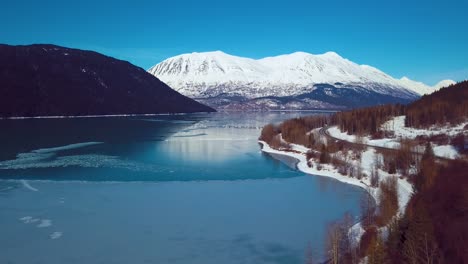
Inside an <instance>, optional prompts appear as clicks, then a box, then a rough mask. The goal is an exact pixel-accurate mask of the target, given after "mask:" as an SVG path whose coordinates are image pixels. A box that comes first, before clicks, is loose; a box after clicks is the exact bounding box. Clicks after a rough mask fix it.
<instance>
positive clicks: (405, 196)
mask: <svg viewBox="0 0 468 264" xmlns="http://www.w3.org/2000/svg"><path fill="white" fill-rule="evenodd" d="M259 142H260V143H261V144H262V145H263V147H262V151H263V152H266V153H273V154H279V155H286V156H289V157H293V158H295V159H297V160H298V163H297V168H298V169H299V170H300V171H302V172H304V173H307V174H312V175H318V176H324V177H330V178H333V179H336V180H338V181H340V182H344V183H348V184H352V185H355V186H358V187H361V188H364V189H366V190H368V191H369V192H370V194H371V195H372V196H373V197H374V199H375V200H376V201H377V202H378V188H373V187H371V186H370V178H369V177H365V178H362V179H357V178H352V177H349V176H343V175H342V174H340V173H339V172H338V171H337V169H335V168H333V166H331V165H328V164H322V166H321V169H320V170H319V169H318V166H317V165H319V164H318V163H316V162H312V167H309V166H308V165H307V158H306V155H305V153H307V151H308V150H309V149H308V148H306V147H304V146H300V145H296V144H291V149H292V150H295V151H298V152H300V153H296V152H288V151H281V150H276V149H273V148H271V147H270V146H269V145H268V143H266V142H264V141H259ZM375 155H378V154H377V153H376V151H375V149H373V148H371V147H369V148H368V149H367V150H366V151H364V152H363V153H362V155H361V160H360V163H361V166H362V168H363V173H364V174H366V175H370V171H371V168H372V166H373V162H374V160H375ZM379 176H380V180H381V181H382V180H384V179H385V178H387V177H397V179H398V195H399V197H398V198H399V206H400V212H403V211H404V209H405V207H406V204H407V203H408V201H409V199H410V197H411V194H412V193H413V187H412V185H411V183H409V182H408V181H407V180H406V179H400V178H399V177H398V175H390V174H388V173H386V172H384V171H382V170H379Z"/></svg>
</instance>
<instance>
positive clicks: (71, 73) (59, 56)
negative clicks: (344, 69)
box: [0, 44, 214, 117]
mask: <svg viewBox="0 0 468 264" xmlns="http://www.w3.org/2000/svg"><path fill="white" fill-rule="evenodd" d="M211 111H214V109H212V108H210V107H207V106H205V105H202V104H200V103H198V102H196V101H194V100H192V99H190V98H188V97H186V96H183V95H181V94H179V93H178V92H176V91H174V90H173V89H171V88H170V87H168V86H167V85H166V84H165V83H163V82H161V81H160V80H159V79H158V78H156V77H154V76H153V75H151V74H149V73H148V72H146V71H145V70H144V69H142V68H140V67H137V66H135V65H132V64H130V63H129V62H126V61H122V60H117V59H114V58H111V57H108V56H105V55H102V54H99V53H97V52H93V51H85V50H78V49H71V48H65V47H60V46H55V45H39V44H38V45H27V46H10V45H0V117H31V116H82V115H117V114H158V113H182V112H184V113H186V112H211Z"/></svg>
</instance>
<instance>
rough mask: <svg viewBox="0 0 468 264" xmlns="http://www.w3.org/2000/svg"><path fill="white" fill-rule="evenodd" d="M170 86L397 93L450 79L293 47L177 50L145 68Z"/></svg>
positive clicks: (254, 93) (215, 90) (259, 92)
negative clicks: (256, 53) (428, 80)
mask: <svg viewBox="0 0 468 264" xmlns="http://www.w3.org/2000/svg"><path fill="white" fill-rule="evenodd" d="M148 72H149V73H151V74H153V75H154V76H156V77H158V78H159V79H161V80H162V81H163V82H165V83H166V84H168V85H169V86H170V87H172V88H173V89H175V90H176V91H178V92H180V93H182V94H184V95H186V96H189V97H195V98H205V97H210V96H216V95H219V94H225V93H228V94H239V95H242V96H245V97H247V98H256V97H262V96H289V95H298V94H303V93H306V92H309V91H311V90H313V89H314V88H313V85H314V84H320V83H326V84H333V85H336V86H337V87H340V85H339V84H337V83H342V84H351V85H360V86H363V87H366V88H369V89H372V90H374V91H376V92H379V93H383V94H395V93H397V94H398V95H399V96H403V97H404V95H405V94H406V95H407V96H414V95H422V94H427V93H431V92H433V91H435V90H437V89H439V88H441V87H442V86H447V85H449V84H453V83H454V82H453V81H451V80H444V81H441V82H439V83H438V84H437V85H435V86H433V87H432V86H428V85H426V84H423V83H420V82H415V81H412V80H410V79H408V78H406V77H403V78H402V79H395V78H393V77H391V76H390V75H388V74H386V73H384V72H382V71H380V70H379V69H376V68H374V67H371V66H368V65H359V64H356V63H354V62H352V61H350V60H348V59H345V58H343V57H341V56H340V55H338V54H337V53H335V52H327V53H324V54H319V55H314V54H310V53H306V52H295V53H292V54H287V55H280V56H274V57H267V58H263V59H258V60H255V59H250V58H244V57H237V56H232V55H229V54H226V53H224V52H222V51H214V52H201V53H196V52H194V53H190V54H182V55H178V56H175V57H171V58H168V59H166V60H164V61H163V62H161V63H158V64H156V65H155V66H153V67H151V68H150V69H149V70H148Z"/></svg>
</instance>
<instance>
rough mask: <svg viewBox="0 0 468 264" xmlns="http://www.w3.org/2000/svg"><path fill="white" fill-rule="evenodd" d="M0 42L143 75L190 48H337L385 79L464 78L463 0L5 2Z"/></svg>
mask: <svg viewBox="0 0 468 264" xmlns="http://www.w3.org/2000/svg"><path fill="white" fill-rule="evenodd" d="M0 43H6V44H31V43H53V44H57V45H63V46H69V47H75V48H82V49H92V50H96V51H99V52H102V53H105V54H107V55H110V56H114V57H117V58H120V59H124V60H128V61H130V62H132V63H134V64H136V65H138V66H141V67H143V68H145V69H147V68H149V67H150V66H152V65H153V64H156V63H158V62H160V61H162V60H164V59H165V58H168V57H171V56H174V55H177V54H180V53H187V52H193V51H212V50H222V51H225V52H227V53H230V54H233V55H238V56H246V57H252V58H261V57H265V56H272V55H278V54H283V53H291V52H294V51H306V52H310V53H314V54H319V53H323V52H326V51H335V52H337V53H339V54H340V55H341V56H343V57H345V58H348V59H350V60H352V61H354V62H357V63H360V64H369V65H372V66H375V67H377V68H379V69H381V70H383V71H385V72H387V73H389V74H390V75H392V76H394V77H397V78H400V77H402V76H404V75H406V76H408V77H410V78H412V79H416V80H420V81H424V82H427V83H428V84H434V83H435V82H436V81H438V80H440V79H445V78H451V79H455V80H462V79H468V1H467V0H463V1H454V0H447V1H430V0H429V1H400V0H393V1H385V2H384V1H378V0H371V1H368V0H365V1H358V0H357V1H351V0H348V1H334V0H321V1H296V0H284V1H253V0H237V1H222V0H218V1H211V0H210V1H202V0H200V1H195V0H194V1H178V0H164V1H159V0H152V1H118V0H116V1H99V0H94V1H91V0H81V1H78V0H77V1H50V0H43V1H24V0H15V1H4V2H2V5H1V8H0Z"/></svg>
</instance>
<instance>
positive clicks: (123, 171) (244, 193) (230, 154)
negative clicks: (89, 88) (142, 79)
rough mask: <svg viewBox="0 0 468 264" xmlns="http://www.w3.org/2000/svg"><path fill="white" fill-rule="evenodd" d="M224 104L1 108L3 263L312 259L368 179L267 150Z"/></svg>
mask: <svg viewBox="0 0 468 264" xmlns="http://www.w3.org/2000/svg"><path fill="white" fill-rule="evenodd" d="M305 114H313V113H310V112H308V113H304V112H288V113H281V112H275V113H230V114H227V113H216V114H193V115H175V116H158V117H144V118H137V117H131V118H78V119H28V120H0V131H1V132H0V133H1V134H0V144H1V145H0V146H1V149H0V179H1V180H0V232H1V234H2V235H1V236H0V248H1V252H0V253H1V254H0V262H1V263H304V259H305V255H306V252H308V251H312V252H313V254H314V255H315V256H316V257H317V258H321V256H322V253H323V240H324V231H325V228H326V225H327V223H329V222H330V221H333V220H336V219H338V218H340V217H341V216H342V215H343V214H344V213H345V212H351V213H352V214H353V215H358V213H359V200H360V197H361V195H363V191H362V190H360V189H358V188H356V187H353V186H350V185H346V184H343V183H340V182H337V181H335V180H332V179H328V178H324V177H318V176H310V175H305V174H303V173H301V172H298V171H295V170H294V169H292V168H290V167H288V166H286V165H284V164H282V163H280V162H278V161H276V160H275V159H273V158H271V157H269V156H267V155H265V154H262V153H261V151H260V148H259V146H258V144H257V138H258V136H259V133H260V129H261V127H262V126H263V125H264V124H266V123H269V122H279V121H281V120H284V119H288V118H292V117H296V116H301V115H305Z"/></svg>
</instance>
